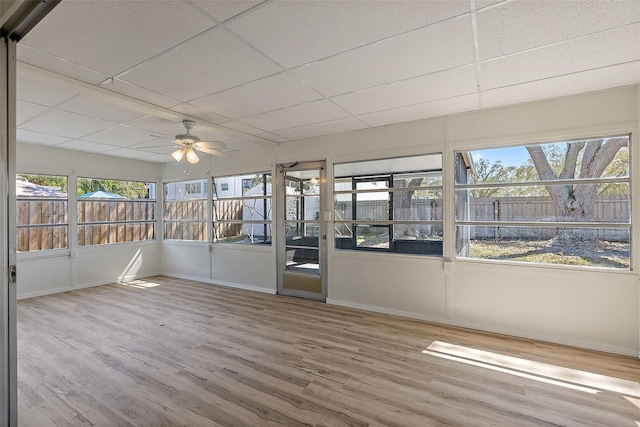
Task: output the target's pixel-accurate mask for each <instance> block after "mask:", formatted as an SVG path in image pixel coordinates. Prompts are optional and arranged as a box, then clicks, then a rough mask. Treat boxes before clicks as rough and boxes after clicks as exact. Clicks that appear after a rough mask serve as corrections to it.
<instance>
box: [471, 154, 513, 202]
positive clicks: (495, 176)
mask: <svg viewBox="0 0 640 427" xmlns="http://www.w3.org/2000/svg"><path fill="white" fill-rule="evenodd" d="M515 172H516V168H515V167H514V166H503V165H502V161H500V160H498V161H495V162H492V161H490V160H488V159H485V158H481V159H480V160H478V161H476V162H474V168H473V175H472V178H471V179H472V183H474V184H485V183H494V182H511V181H513V177H514V175H515ZM470 193H471V197H473V198H474V199H485V198H490V197H505V196H509V195H511V194H508V190H507V189H505V188H500V187H487V188H480V189H475V190H471V192H470Z"/></svg>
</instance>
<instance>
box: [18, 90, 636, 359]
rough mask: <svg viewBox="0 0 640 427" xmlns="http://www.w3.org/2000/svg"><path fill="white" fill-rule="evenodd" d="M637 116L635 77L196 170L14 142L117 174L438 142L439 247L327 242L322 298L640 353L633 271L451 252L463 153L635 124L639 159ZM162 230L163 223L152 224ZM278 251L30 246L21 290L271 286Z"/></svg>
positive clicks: (221, 171) (203, 174) (196, 174)
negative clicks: (424, 253) (142, 284)
mask: <svg viewBox="0 0 640 427" xmlns="http://www.w3.org/2000/svg"><path fill="white" fill-rule="evenodd" d="M639 121H640V98H639V96H638V92H637V90H636V88H635V87H630V88H622V89H617V90H611V91H604V92H598V93H591V94H584V95H579V96H574V97H567V98H562V99H556V100H549V101H544V102H536V103H529V104H521V105H516V106H512V107H505V108H496V109H490V110H484V111H480V112H473V113H466V114H458V115H453V116H447V117H439V118H435V119H428V120H421V121H415V122H408V123H402V124H396V125H389V126H384V127H380V128H376V129H364V130H360V131H353V132H347V133H343V134H336V135H330V136H326V137H319V138H313V139H308V140H302V141H295V142H291V143H283V144H273V145H267V146H264V147H258V146H256V147H253V148H248V149H246V150H244V151H238V152H234V153H233V156H232V157H231V158H230V159H220V158H216V157H211V156H207V157H205V158H203V159H202V161H201V162H200V163H198V164H197V165H193V166H191V167H190V170H189V175H188V176H187V175H185V174H184V173H183V169H182V168H183V165H182V164H177V163H173V162H171V163H166V164H164V165H156V164H151V163H145V162H136V161H133V160H124V159H115V158H109V157H106V156H96V155H91V154H83V153H76V152H71V151H64V150H55V149H50V148H44V147H38V146H29V145H21V146H19V147H18V148H19V150H18V171H20V172H31V173H47V174H69V175H72V176H88V175H91V176H98V177H100V176H108V177H112V176H114V173H115V174H117V176H118V178H122V179H141V180H155V179H156V178H157V179H158V181H175V180H182V179H200V178H207V179H210V177H211V176H225V175H233V174H241V173H250V172H258V171H271V172H274V169H275V165H276V164H278V163H287V162H291V161H296V160H297V161H303V160H317V159H326V160H327V164H328V171H327V172H328V175H329V182H331V175H332V169H333V167H332V166H333V164H334V163H339V162H348V161H356V160H368V159H375V158H384V157H396V156H402V155H412V154H427V153H439V152H442V153H443V155H444V168H445V169H444V194H445V206H444V209H445V221H444V230H445V244H444V257H442V258H438V257H420V256H415V255H403V254H378V253H364V252H350V251H336V250H335V249H333V248H332V247H330V248H329V250H328V268H329V270H328V271H329V283H328V303H330V304H340V305H346V306H352V307H358V308H365V309H369V310H375V311H380V312H387V313H392V314H399V315H404V316H409V317H414V318H419V319H426V320H432V321H437V322H442V323H447V324H453V325H461V326H467V327H472V328H477V329H482V330H487V331H496V332H504V333H509V334H513V335H518V336H523V337H530V338H535V339H542V340H547V341H553V342H559V343H565V344H570V345H578V346H582V347H586V348H594V349H600V350H605V351H611V352H616V353H621V354H628V355H638V351H639V350H640V343H639V334H640V332H639V327H638V325H639V320H638V319H639V318H640V308H639V306H640V304H639V292H638V274H637V273H636V271H633V272H620V271H615V272H614V271H607V270H602V269H579V268H567V267H564V266H544V267H541V266H535V265H522V264H514V263H509V262H489V261H479V260H463V259H456V258H455V256H454V255H455V254H454V249H453V247H452V242H453V240H454V239H453V237H454V232H455V230H454V225H453V223H452V217H453V182H452V181H453V171H452V168H450V167H449V164H450V163H452V158H453V153H454V151H456V150H468V149H472V148H478V147H483V148H490V147H493V146H500V145H504V144H521V143H525V142H537V141H553V140H558V139H564V138H567V139H568V138H575V137H589V136H601V135H605V134H613V133H627V132H632V133H633V135H632V145H633V147H632V156H633V161H634V164H635V165H638V164H640V162H638V161H637V159H638V154H637V153H638V151H640V150H639V149H638V142H637V139H638V134H637V130H638V123H639ZM132 173H135V176H132V175H131V174H132ZM160 177H161V178H160ZM209 182H210V181H209ZM639 183H640V167H636V168H634V171H633V184H634V188H635V187H637V186H638V185H639ZM159 188H161V187H159ZM635 194H637V193H634V195H635ZM638 205H640V204H638V203H633V219H634V221H635V223H636V224H638V223H640V209H638ZM158 214H159V216H160V215H161V209H160V207H159V208H158ZM274 214H275V212H274ZM329 229H331V225H330V228H329ZM161 230H162V227H161V220H159V227H158V234H160V232H161ZM274 235H275V233H274ZM638 242H640V235H639V234H638V227H635V228H634V231H633V243H632V245H633V246H632V255H633V259H632V263H633V265H634V266H636V270H637V266H640V256H639V254H640V247H639V246H638ZM275 249H276V248H275V245H274V246H271V247H267V246H245V245H233V244H214V245H209V244H208V243H206V242H170V241H167V242H159V243H158V242H150V243H144V244H124V245H122V246H120V245H114V246H111V247H93V248H78V249H77V251H75V252H73V251H67V252H65V251H62V252H56V253H55V254H52V255H50V256H44V257H42V256H40V257H39V256H37V255H35V256H32V255H31V254H29V256H25V257H22V259H20V260H19V264H18V267H19V279H18V290H19V293H20V295H21V296H27V295H35V294H38V293H46V292H50V291H59V290H63V289H69V288H73V287H79V286H86V285H92V284H99V283H106V282H112V281H115V280H117V279H118V278H120V277H123V276H126V275H128V274H129V273H130V275H131V277H136V276H138V277H141V276H144V275H150V274H155V273H157V272H162V273H164V274H167V275H171V276H175V277H185V278H191V279H197V280H202V281H205V282H209V283H218V284H223V285H227V286H235V287H242V288H247V289H252V290H258V291H262V292H269V293H274V292H275V291H276V254H275ZM71 253H74V256H73V257H72V256H71Z"/></svg>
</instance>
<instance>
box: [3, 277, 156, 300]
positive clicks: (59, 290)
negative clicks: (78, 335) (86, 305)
mask: <svg viewBox="0 0 640 427" xmlns="http://www.w3.org/2000/svg"><path fill="white" fill-rule="evenodd" d="M159 274H160V273H145V274H140V275H133V276H125V277H120V278H116V279H112V280H99V281H97V282H90V283H82V284H80V285H77V286H73V287H71V286H67V287H64V288H56V289H46V290H43V291H36V292H29V293H26V294H20V295H18V296H17V297H16V299H17V300H22V299H27V298H35V297H42V296H45V295H53V294H59V293H62V292H69V291H75V290H77V289H86V288H93V287H96V286H104V285H111V284H113V283H121V282H128V281H130V280H139V279H144V278H146V277H152V276H158V275H159Z"/></svg>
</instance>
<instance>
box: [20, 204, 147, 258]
mask: <svg viewBox="0 0 640 427" xmlns="http://www.w3.org/2000/svg"><path fill="white" fill-rule="evenodd" d="M16 205H17V218H16V223H17V226H18V228H17V233H16V234H17V242H16V244H17V248H16V249H17V251H18V252H29V251H38V250H44V249H61V248H67V247H69V241H68V239H69V237H68V214H67V209H68V202H67V200H66V199H50V198H49V199H40V198H35V197H24V198H18V199H17V201H16ZM154 234H155V201H153V200H122V199H118V200H104V199H103V200H78V246H89V245H103V244H108V243H119V242H135V241H139V240H150V239H153V238H154Z"/></svg>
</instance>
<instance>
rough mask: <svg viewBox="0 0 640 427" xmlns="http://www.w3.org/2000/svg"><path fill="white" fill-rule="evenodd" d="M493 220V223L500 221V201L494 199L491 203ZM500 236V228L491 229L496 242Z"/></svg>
mask: <svg viewBox="0 0 640 427" xmlns="http://www.w3.org/2000/svg"><path fill="white" fill-rule="evenodd" d="M493 220H494V221H500V200H498V199H495V200H494V201H493ZM499 236H500V227H494V228H493V238H494V239H495V240H498V237H499Z"/></svg>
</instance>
